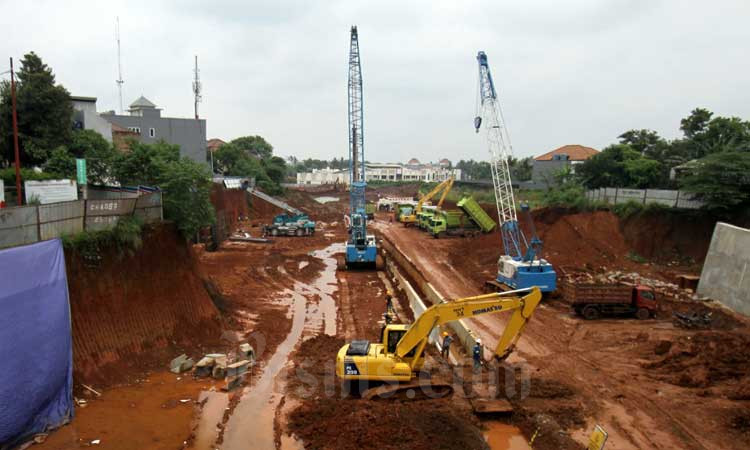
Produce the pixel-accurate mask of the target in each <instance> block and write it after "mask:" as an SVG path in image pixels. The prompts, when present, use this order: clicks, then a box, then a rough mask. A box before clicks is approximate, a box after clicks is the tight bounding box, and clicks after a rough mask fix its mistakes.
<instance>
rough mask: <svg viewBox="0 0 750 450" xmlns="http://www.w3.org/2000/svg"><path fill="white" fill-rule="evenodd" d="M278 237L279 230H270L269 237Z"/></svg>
mask: <svg viewBox="0 0 750 450" xmlns="http://www.w3.org/2000/svg"><path fill="white" fill-rule="evenodd" d="M278 235H279V230H277V229H276V228H274V229H273V230H271V236H278Z"/></svg>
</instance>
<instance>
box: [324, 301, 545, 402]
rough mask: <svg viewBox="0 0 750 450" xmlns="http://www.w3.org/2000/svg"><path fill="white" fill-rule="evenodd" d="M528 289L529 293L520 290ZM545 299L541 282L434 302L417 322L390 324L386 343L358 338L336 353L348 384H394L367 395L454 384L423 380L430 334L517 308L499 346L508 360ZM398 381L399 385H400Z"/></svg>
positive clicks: (384, 338) (498, 354)
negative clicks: (458, 322) (439, 328)
mask: <svg viewBox="0 0 750 450" xmlns="http://www.w3.org/2000/svg"><path fill="white" fill-rule="evenodd" d="M524 292H525V295H523V296H521V295H519V294H522V293H524ZM541 299H542V293H541V291H540V290H539V288H538V287H536V286H535V287H532V288H530V289H526V290H524V291H510V292H505V293H500V292H495V293H492V294H485V295H479V296H476V297H467V298H462V299H458V300H454V301H450V302H446V303H440V304H437V305H433V306H431V307H429V308H427V310H425V312H423V313H422V314H421V315H420V316H419V317H417V319H416V320H415V321H414V323H412V324H411V325H407V324H388V325H386V326H385V328H384V329H383V331H382V336H381V342H380V343H377V344H376V343H370V342H369V341H366V340H354V341H352V342H351V343H349V344H346V345H344V346H343V347H341V349H340V350H339V352H338V355H337V356H336V376H338V377H339V379H341V380H343V381H344V382H345V384H346V383H350V382H352V381H355V380H359V381H362V382H369V381H382V382H388V383H391V384H390V385H388V386H383V387H382V388H377V389H368V391H372V392H367V393H365V392H363V393H362V397H365V398H372V397H373V394H374V395H380V394H382V393H393V392H399V391H405V390H407V389H411V388H414V387H415V386H419V387H425V386H426V385H429V387H432V388H434V389H438V388H441V389H442V388H448V389H450V385H446V384H443V385H438V383H431V382H427V383H425V381H424V380H423V379H422V378H423V375H424V374H422V373H420V372H421V369H422V366H423V365H424V350H425V347H426V346H427V340H428V336H429V334H430V332H431V331H432V329H433V328H434V327H436V326H439V325H442V324H445V323H447V322H451V321H453V320H459V319H466V318H471V317H476V316H480V315H483V314H492V313H499V312H503V311H510V310H513V315H511V317H510V320H509V321H508V324H507V325H506V327H505V330H504V331H503V334H502V336H501V337H500V341H499V342H498V343H497V347H496V348H495V357H496V358H497V359H498V360H503V359H505V358H507V357H508V355H510V354H511V352H512V351H513V348H514V346H515V343H516V342H517V341H518V338H519V337H520V336H521V332H522V331H523V329H524V327H525V326H526V324H527V322H528V321H529V319H530V318H531V315H532V314H533V313H534V310H535V309H536V307H537V305H539V302H540V300H541ZM394 382H397V383H398V384H397V385H394V384H393V383H394Z"/></svg>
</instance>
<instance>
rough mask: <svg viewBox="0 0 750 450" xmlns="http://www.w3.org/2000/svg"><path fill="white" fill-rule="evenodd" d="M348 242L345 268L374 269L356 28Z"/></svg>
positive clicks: (351, 86) (351, 71) (351, 79)
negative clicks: (363, 267)
mask: <svg viewBox="0 0 750 450" xmlns="http://www.w3.org/2000/svg"><path fill="white" fill-rule="evenodd" d="M348 91H349V92H348V98H349V102H348V103H349V182H350V184H349V186H350V191H349V216H348V227H349V238H348V240H347V242H346V256H345V261H346V266H347V267H356V266H365V267H367V266H375V265H376V263H377V260H378V254H377V253H378V251H377V246H376V243H375V236H372V235H368V234H367V212H366V211H365V190H366V188H367V182H366V178H365V139H364V132H363V129H364V128H363V126H364V118H363V111H362V66H361V64H360V59H359V36H358V33H357V27H356V26H353V27H352V28H351V35H350V45H349V90H348Z"/></svg>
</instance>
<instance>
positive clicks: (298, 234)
mask: <svg viewBox="0 0 750 450" xmlns="http://www.w3.org/2000/svg"><path fill="white" fill-rule="evenodd" d="M296 233H297V236H302V233H303V231H302V228H297V232H296Z"/></svg>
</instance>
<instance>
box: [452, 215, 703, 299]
mask: <svg viewBox="0 0 750 450" xmlns="http://www.w3.org/2000/svg"><path fill="white" fill-rule="evenodd" d="M485 209H486V210H488V211H490V208H489V207H487V206H486V205H485ZM493 216H497V213H495V214H493ZM533 218H534V224H535V226H536V230H537V234H538V235H539V237H540V239H541V240H542V241H543V242H544V247H543V256H544V258H546V259H547V260H549V261H550V262H552V264H554V265H555V268H556V269H558V271H563V272H564V271H567V270H581V269H584V270H593V271H602V270H605V271H606V270H610V269H615V268H616V269H617V270H622V271H630V272H639V273H641V274H643V275H648V276H653V277H655V278H660V279H666V280H668V281H673V280H670V279H669V277H670V275H672V274H674V273H677V272H693V273H698V272H699V271H700V265H699V264H697V263H696V262H699V261H702V259H703V258H704V257H705V252H706V250H707V249H708V245H709V243H710V241H711V234H712V232H713V224H714V223H715V221H710V220H707V219H706V220H703V221H696V222H693V223H689V224H688V225H687V226H686V227H685V228H681V227H680V226H678V225H679V219H678V217H677V216H669V215H668V216H666V218H660V217H659V216H648V215H643V216H637V217H633V218H631V219H627V220H621V219H620V218H619V217H618V216H617V215H615V214H614V213H612V212H610V211H604V210H602V211H594V212H577V213H576V212H570V211H567V210H565V209H561V208H544V209H540V210H536V211H534V212H533ZM520 222H521V227H522V228H523V230H524V232H525V234H526V236H527V237H530V236H531V229H530V226H529V224H528V223H527V221H526V220H525V219H520ZM451 247H452V249H451V256H452V258H451V263H452V264H454V266H455V267H457V268H461V269H466V270H465V271H464V270H462V272H464V273H467V274H471V275H472V276H473V277H474V278H475V279H476V281H477V282H478V283H480V284H481V283H484V280H485V278H486V277H487V276H488V274H490V272H491V271H488V270H487V268H495V267H496V264H497V259H498V258H499V256H500V254H501V252H502V244H501V241H500V236H499V235H498V233H497V232H493V233H490V234H485V235H482V236H480V237H478V238H476V239H472V240H471V241H466V240H458V239H456V240H454V242H452V243H451ZM469 251H470V253H467V252H469ZM467 254H470V255H471V257H470V258H467V257H466V256H467ZM701 255H702V256H701ZM639 257H643V258H646V259H647V260H648V261H649V264H644V263H643V262H641V261H640V258H639ZM493 270H496V269H493Z"/></svg>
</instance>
